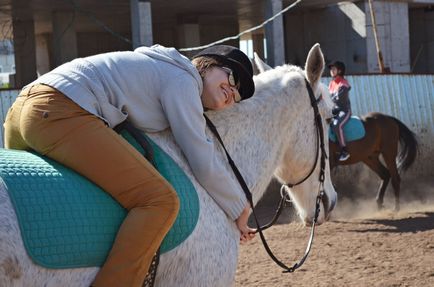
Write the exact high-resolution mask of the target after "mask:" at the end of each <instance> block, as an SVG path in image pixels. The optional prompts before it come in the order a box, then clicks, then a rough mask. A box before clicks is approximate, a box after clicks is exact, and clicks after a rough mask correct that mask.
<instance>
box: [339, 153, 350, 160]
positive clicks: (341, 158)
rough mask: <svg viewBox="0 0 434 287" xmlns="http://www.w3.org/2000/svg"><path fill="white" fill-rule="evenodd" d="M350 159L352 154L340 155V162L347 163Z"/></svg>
mask: <svg viewBox="0 0 434 287" xmlns="http://www.w3.org/2000/svg"><path fill="white" fill-rule="evenodd" d="M349 158H350V154H349V153H347V152H341V154H340V155H339V161H346V160H347V159H349Z"/></svg>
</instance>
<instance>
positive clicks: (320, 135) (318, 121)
mask: <svg viewBox="0 0 434 287" xmlns="http://www.w3.org/2000/svg"><path fill="white" fill-rule="evenodd" d="M305 82H306V88H307V91H308V94H309V98H310V103H311V106H312V108H313V112H314V117H315V127H316V136H317V148H316V156H315V163H314V165H313V166H312V169H311V170H310V172H309V173H308V175H307V176H305V177H304V178H303V179H302V180H300V181H298V182H296V183H294V184H291V183H286V184H285V185H284V186H287V187H294V186H296V185H299V184H301V183H302V182H304V181H305V180H307V179H308V178H309V177H310V176H311V175H312V173H313V172H314V170H315V168H316V165H317V163H318V154H319V151H320V150H321V161H320V174H319V178H318V180H319V188H318V195H317V198H316V203H315V216H314V219H313V222H312V227H311V233H310V238H309V242H308V245H307V247H306V251H305V253H304V255H303V257H302V259H301V260H300V261H299V262H297V263H295V264H294V265H293V266H292V267H288V266H287V265H285V264H284V263H283V262H281V261H280V260H279V259H278V258H277V257H276V256H275V255H274V254H273V252H272V251H271V249H270V247H269V246H268V243H267V241H266V239H265V236H264V234H263V231H264V230H265V229H267V228H269V227H271V226H272V225H273V224H274V223H275V222H276V221H277V219H278V217H279V216H280V214H281V213H282V210H283V208H284V207H285V204H286V202H287V201H288V193H286V194H285V195H283V194H282V198H281V200H280V203H279V206H278V209H277V211H276V214H275V216H274V218H273V219H272V220H271V221H270V222H269V223H268V224H265V225H264V226H260V225H259V221H258V219H257V217H256V213H255V209H254V205H253V199H252V193H251V192H250V190H249V188H248V186H247V184H246V182H245V180H244V178H243V176H242V175H241V173H240V171H239V170H238V168H237V166H236V165H235V163H234V161H233V160H232V158H231V156H230V155H229V153H228V151H227V150H226V147H225V145H224V143H223V140H222V139H221V137H220V135H219V133H218V131H217V128H216V127H215V126H214V124H213V123H212V122H211V120H210V119H209V118H208V117H207V116H206V115H205V114H204V117H205V120H206V123H207V125H208V127H209V129H210V130H211V131H212V133H213V134H214V136H215V137H216V138H217V139H218V141H219V142H220V144H221V145H222V147H223V149H224V151H225V153H226V157H227V158H228V161H229V164H230V166H231V168H232V170H233V172H234V174H235V176H236V177H237V179H238V182H239V183H240V185H241V187H242V189H243V191H244V193H245V195H246V197H247V200H248V201H249V203H250V205H251V208H252V214H253V217H254V219H255V223H256V226H257V230H256V232H259V236H260V237H261V241H262V243H263V245H264V248H265V250H266V251H267V253H268V255H269V256H270V257H271V259H273V261H274V262H275V263H276V264H277V265H279V266H280V267H282V268H283V269H284V272H294V271H295V270H296V269H298V268H300V267H301V266H302V265H303V263H304V261H305V260H306V259H307V256H308V255H309V252H310V249H311V247H312V243H313V237H314V230H315V224H316V222H317V220H318V216H319V213H320V203H321V201H322V200H323V198H324V197H325V196H326V194H325V192H324V178H325V167H326V158H327V154H326V151H325V144H324V128H323V125H322V118H321V114H320V113H319V109H318V102H319V101H320V100H321V97H320V98H319V99H315V95H314V93H313V90H312V87H311V86H310V84H309V82H308V81H307V80H306V79H305ZM323 204H324V208H325V209H326V210H325V213H327V211H328V210H327V208H326V206H328V204H327V203H326V202H323Z"/></svg>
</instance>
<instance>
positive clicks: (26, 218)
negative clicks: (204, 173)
mask: <svg viewBox="0 0 434 287" xmlns="http://www.w3.org/2000/svg"><path fill="white" fill-rule="evenodd" d="M123 136H124V137H125V138H126V139H127V140H128V141H129V142H130V143H131V144H132V145H133V146H135V147H136V149H139V150H141V148H140V147H139V145H138V144H137V143H136V142H135V140H134V139H133V138H132V137H131V136H130V135H129V134H127V133H123ZM149 141H150V142H151V145H152V147H153V152H154V160H155V163H156V167H157V169H158V170H159V171H160V173H161V174H162V175H163V176H164V177H165V178H166V179H167V180H168V181H169V182H170V183H171V184H172V186H173V187H174V188H175V189H176V191H177V193H178V197H179V200H180V210H179V214H178V216H177V218H176V221H175V223H174V225H173V227H172V229H171V230H170V231H169V233H168V234H167V235H166V237H165V239H164V241H163V242H162V245H161V249H160V252H161V253H164V252H167V251H169V250H171V249H173V248H175V247H176V246H178V245H179V244H180V243H181V242H183V241H184V240H185V239H186V238H187V237H188V236H189V235H190V234H191V233H192V232H193V230H194V228H195V226H196V223H197V220H198V217H199V200H198V196H197V193H196V190H195V189H194V187H193V184H192V183H191V182H190V180H189V179H188V177H187V176H186V175H185V173H184V172H183V171H182V169H181V168H180V167H179V166H178V165H177V164H176V163H175V162H174V161H173V160H172V159H171V158H170V157H169V156H168V155H167V154H166V153H165V152H164V151H163V150H161V149H160V148H159V147H158V146H157V145H156V144H155V143H153V142H152V141H151V140H149ZM1 180H3V182H4V184H5V185H6V187H7V190H8V193H9V196H10V198H11V201H12V204H13V206H14V208H15V212H16V214H17V217H18V223H19V226H20V230H21V236H22V238H23V241H24V245H25V247H26V249H27V253H28V254H29V256H30V257H31V258H32V260H33V261H34V262H35V263H36V264H39V265H41V266H44V267H47V268H59V269H60V268H74V267H90V266H101V265H102V264H103V263H104V261H105V258H106V256H107V254H108V252H109V251H110V248H111V246H112V244H113V241H114V238H115V236H116V233H117V230H118V228H119V226H120V224H121V223H122V221H123V219H124V218H125V216H126V210H125V209H123V208H122V207H121V206H120V205H119V204H118V203H117V202H116V201H115V200H114V199H113V198H112V197H111V196H110V195H108V194H107V193H105V192H104V191H103V190H102V189H100V188H99V187H98V186H96V185H95V184H93V183H92V182H90V181H89V180H87V179H86V178H84V177H82V176H80V175H79V174H77V173H76V172H74V171H72V170H70V169H68V168H66V167H65V166H63V165H61V164H59V163H57V162H55V161H53V160H50V159H48V158H46V157H43V156H40V155H37V154H34V153H30V152H25V151H16V150H6V149H0V181H1Z"/></svg>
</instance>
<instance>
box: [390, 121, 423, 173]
mask: <svg viewBox="0 0 434 287" xmlns="http://www.w3.org/2000/svg"><path fill="white" fill-rule="evenodd" d="M393 119H394V120H395V122H396V123H397V124H398V127H399V143H400V145H401V151H400V153H399V155H398V168H399V170H402V171H405V170H407V169H408V168H409V167H410V166H411V165H412V164H413V163H414V161H415V159H416V156H417V153H418V150H419V144H418V142H417V139H416V135H415V134H414V133H413V132H412V131H411V130H410V129H409V128H408V127H407V126H406V125H405V124H403V123H402V122H401V121H400V120H398V119H396V118H393Z"/></svg>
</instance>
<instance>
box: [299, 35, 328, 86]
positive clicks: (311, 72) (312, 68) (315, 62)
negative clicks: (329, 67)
mask: <svg viewBox="0 0 434 287" xmlns="http://www.w3.org/2000/svg"><path fill="white" fill-rule="evenodd" d="M324 66H325V63H324V55H323V53H322V51H321V47H320V45H319V44H318V43H316V44H315V45H313V47H312V48H311V49H310V51H309V54H308V55H307V60H306V66H305V67H304V70H305V71H306V77H307V80H308V81H309V83H310V84H311V85H315V84H316V83H317V81H318V80H319V79H320V78H321V75H322V73H323V71H324Z"/></svg>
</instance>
